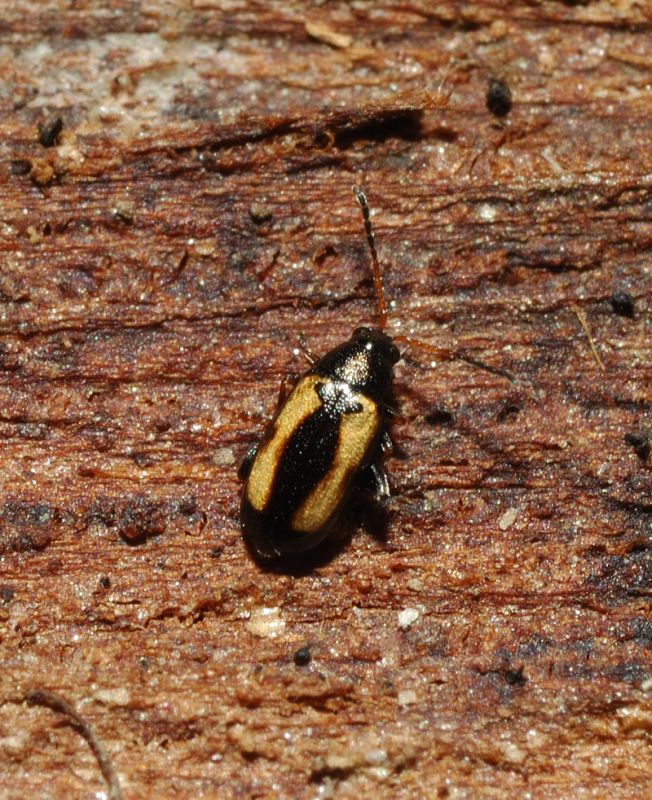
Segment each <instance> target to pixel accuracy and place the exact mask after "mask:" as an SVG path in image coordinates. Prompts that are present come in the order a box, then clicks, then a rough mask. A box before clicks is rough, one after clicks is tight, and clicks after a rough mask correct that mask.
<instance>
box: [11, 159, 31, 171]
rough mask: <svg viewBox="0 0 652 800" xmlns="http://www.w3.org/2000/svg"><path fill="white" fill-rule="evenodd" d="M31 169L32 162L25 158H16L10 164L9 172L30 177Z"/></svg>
mask: <svg viewBox="0 0 652 800" xmlns="http://www.w3.org/2000/svg"><path fill="white" fill-rule="evenodd" d="M31 169H32V163H31V161H28V160H27V159H25V158H16V159H14V160H13V161H10V162H9V172H10V173H11V174H12V175H29V173H30V172H31Z"/></svg>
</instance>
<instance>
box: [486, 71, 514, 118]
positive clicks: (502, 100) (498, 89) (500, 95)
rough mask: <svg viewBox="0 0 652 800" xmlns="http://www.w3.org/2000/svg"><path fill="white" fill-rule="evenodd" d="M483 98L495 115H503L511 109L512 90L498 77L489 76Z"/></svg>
mask: <svg viewBox="0 0 652 800" xmlns="http://www.w3.org/2000/svg"><path fill="white" fill-rule="evenodd" d="M485 100H486V103H487V109H488V110H489V111H490V113H492V114H493V115H494V116H495V117H505V116H507V114H509V112H510V111H511V110H512V90H511V89H510V88H509V86H508V85H507V84H506V83H505V81H503V80H501V79H500V78H495V77H491V78H489V84H488V86H487V95H486V98H485Z"/></svg>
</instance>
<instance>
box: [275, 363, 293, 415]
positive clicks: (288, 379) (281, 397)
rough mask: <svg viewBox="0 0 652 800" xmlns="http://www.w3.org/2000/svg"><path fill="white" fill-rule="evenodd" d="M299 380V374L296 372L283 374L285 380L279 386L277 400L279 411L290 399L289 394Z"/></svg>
mask: <svg viewBox="0 0 652 800" xmlns="http://www.w3.org/2000/svg"><path fill="white" fill-rule="evenodd" d="M298 380H299V375H298V374H297V373H296V372H286V373H285V375H284V376H283V380H282V381H281V385H280V386H279V388H278V400H277V402H276V410H277V411H278V410H279V408H280V407H281V406H282V405H283V403H285V401H286V400H287V399H288V395H289V394H290V392H291V391H292V389H294V387H295V386H296V384H297V381H298Z"/></svg>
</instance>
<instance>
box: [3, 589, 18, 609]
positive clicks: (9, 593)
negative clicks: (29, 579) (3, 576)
mask: <svg viewBox="0 0 652 800" xmlns="http://www.w3.org/2000/svg"><path fill="white" fill-rule="evenodd" d="M15 594H16V593H15V592H14V590H13V589H12V588H11V586H0V600H1V601H2V603H3V605H7V603H11V601H12V600H13V599H14V596H15Z"/></svg>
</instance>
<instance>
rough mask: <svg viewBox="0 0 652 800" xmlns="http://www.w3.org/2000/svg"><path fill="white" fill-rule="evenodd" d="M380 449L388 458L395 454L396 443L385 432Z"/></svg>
mask: <svg viewBox="0 0 652 800" xmlns="http://www.w3.org/2000/svg"><path fill="white" fill-rule="evenodd" d="M380 449H381V450H382V451H383V454H384V455H386V456H388V455H390V454H391V453H393V452H394V442H392V439H391V437H390V435H389V434H388V433H387V431H383V435H382V437H381V439H380Z"/></svg>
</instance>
